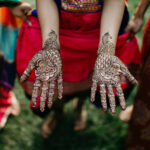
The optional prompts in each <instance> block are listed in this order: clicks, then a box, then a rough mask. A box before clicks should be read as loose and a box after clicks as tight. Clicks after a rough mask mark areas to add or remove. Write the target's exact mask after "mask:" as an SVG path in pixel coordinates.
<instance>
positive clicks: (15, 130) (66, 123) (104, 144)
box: [0, 0, 149, 150]
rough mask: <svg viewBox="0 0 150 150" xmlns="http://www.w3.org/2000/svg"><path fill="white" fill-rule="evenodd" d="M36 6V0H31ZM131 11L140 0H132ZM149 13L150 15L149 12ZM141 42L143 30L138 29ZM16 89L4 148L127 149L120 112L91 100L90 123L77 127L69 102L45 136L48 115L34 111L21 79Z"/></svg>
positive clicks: (0, 148)
mask: <svg viewBox="0 0 150 150" xmlns="http://www.w3.org/2000/svg"><path fill="white" fill-rule="evenodd" d="M28 2H30V3H32V5H33V7H35V3H34V1H33V0H32V1H31V0H28ZM129 6H130V7H129V10H130V12H131V14H133V11H134V9H135V7H136V6H137V1H132V0H130V5H129ZM148 13H149V12H147V14H146V16H148ZM137 36H138V40H139V41H140V43H141V38H142V31H141V32H140V33H138V35H137ZM14 92H15V94H16V96H17V98H18V100H19V102H20V104H21V109H22V111H21V113H20V115H19V116H18V117H15V118H9V120H8V123H7V126H6V128H5V129H4V130H2V131H1V132H0V150H60V149H62V150H66V149H68V150H123V147H124V143H125V138H126V133H127V128H128V124H127V123H123V122H121V121H119V120H118V112H119V111H120V110H119V108H117V114H116V115H114V116H112V115H110V114H109V113H107V114H106V115H104V114H102V113H101V112H100V111H99V110H98V109H96V108H95V107H94V106H93V105H91V104H90V102H89V100H87V103H86V105H87V110H88V124H87V128H86V129H85V130H84V131H82V132H75V131H73V102H72V101H71V102H70V103H69V104H67V106H66V108H65V109H66V114H65V117H64V120H63V121H62V123H61V124H60V125H59V126H58V128H57V130H56V131H55V132H54V134H53V135H52V136H51V137H49V139H48V140H43V138H42V136H41V125H42V123H43V121H44V119H41V118H39V117H37V116H36V115H34V114H33V113H32V112H31V110H30V109H29V106H28V105H29V101H28V100H27V98H26V97H25V95H24V92H23V90H22V89H21V87H20V85H19V83H18V81H17V80H16V85H15V89H14ZM135 93H136V88H135V89H134V91H133V92H132V94H131V96H130V99H129V100H128V105H129V104H131V103H132V101H133V99H134V95H135Z"/></svg>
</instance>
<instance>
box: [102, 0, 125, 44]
mask: <svg viewBox="0 0 150 150" xmlns="http://www.w3.org/2000/svg"><path fill="white" fill-rule="evenodd" d="M124 7H125V3H124V0H104V7H103V13H102V18H101V33H100V39H101V40H102V37H103V36H104V34H105V33H106V32H108V33H109V34H110V35H111V36H112V42H113V44H114V45H116V40H117V37H118V32H119V29H120V24H121V21H122V17H123V13H124ZM101 40H100V43H101Z"/></svg>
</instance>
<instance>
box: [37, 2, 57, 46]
mask: <svg viewBox="0 0 150 150" xmlns="http://www.w3.org/2000/svg"><path fill="white" fill-rule="evenodd" d="M36 5H37V12H38V18H39V22H40V26H41V32H42V42H43V46H44V44H45V42H46V41H47V39H48V38H49V33H50V32H51V31H54V32H55V33H56V35H57V43H58V45H59V14H58V9H57V6H56V4H55V2H54V0H36Z"/></svg>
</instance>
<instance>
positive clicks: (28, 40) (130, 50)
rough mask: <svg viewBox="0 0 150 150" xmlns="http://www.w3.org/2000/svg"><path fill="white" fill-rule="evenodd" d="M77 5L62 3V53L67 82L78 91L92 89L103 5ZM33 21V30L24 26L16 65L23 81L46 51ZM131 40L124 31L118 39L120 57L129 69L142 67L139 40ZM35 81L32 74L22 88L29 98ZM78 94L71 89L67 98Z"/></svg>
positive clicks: (92, 1) (33, 19) (124, 84)
mask: <svg viewBox="0 0 150 150" xmlns="http://www.w3.org/2000/svg"><path fill="white" fill-rule="evenodd" d="M70 3H71V4H70ZM74 3H75V2H74V1H70V0H65V1H61V10H60V47H61V48H60V52H61V56H62V61H63V80H64V82H65V83H66V84H67V85H68V86H70V87H75V88H76V85H79V86H78V87H80V86H81V87H82V85H83V84H84V83H85V82H87V84H85V85H87V87H86V88H85V89H88V88H89V87H90V84H91V83H90V82H91V78H90V75H91V73H92V71H93V66H94V63H95V60H96V55H97V49H98V43H99V34H100V20H101V14H102V11H101V9H102V4H101V2H100V1H99V0H89V1H83V0H81V1H77V3H80V4H83V6H84V3H88V6H86V7H76V5H75V4H74ZM78 6H79V5H78ZM29 19H30V21H31V23H32V27H29V26H28V25H27V24H26V23H24V24H23V26H22V28H21V31H20V34H19V37H18V44H17V54H16V64H17V72H18V75H19V77H20V76H21V75H22V73H23V72H24V70H25V68H26V67H27V64H28V63H29V61H30V59H31V58H32V56H33V55H34V54H35V53H37V52H38V51H39V50H40V49H42V40H41V32H40V26H39V22H38V19H37V18H36V17H35V16H29ZM127 37H128V33H123V31H122V33H120V35H119V36H118V41H117V47H116V55H117V56H118V57H119V58H120V59H121V60H122V61H123V62H124V63H125V64H126V65H131V64H135V65H139V64H141V54H140V51H139V47H138V43H137V39H136V38H135V37H134V38H133V39H132V40H131V41H130V42H127ZM34 79H35V75H34V72H32V74H31V76H30V77H29V79H28V80H27V81H26V82H25V83H23V84H22V85H23V88H24V90H25V92H26V93H27V94H29V95H31V91H32V85H33V82H34ZM80 83H81V84H80ZM82 83H83V84H82ZM121 85H122V87H123V89H125V88H127V86H128V83H127V82H125V81H122V84H121ZM66 89H67V88H66ZM79 89H80V88H79ZM79 89H77V91H79ZM82 90H83V89H82V88H81V91H82ZM75 91H76V90H74V91H71V88H68V92H67V94H73V92H75Z"/></svg>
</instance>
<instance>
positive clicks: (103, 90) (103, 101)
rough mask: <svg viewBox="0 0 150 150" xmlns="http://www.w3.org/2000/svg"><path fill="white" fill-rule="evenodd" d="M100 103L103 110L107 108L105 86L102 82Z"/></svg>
mask: <svg viewBox="0 0 150 150" xmlns="http://www.w3.org/2000/svg"><path fill="white" fill-rule="evenodd" d="M100 95H101V103H102V108H103V110H104V111H106V110H107V101H106V88H105V85H104V84H100Z"/></svg>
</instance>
